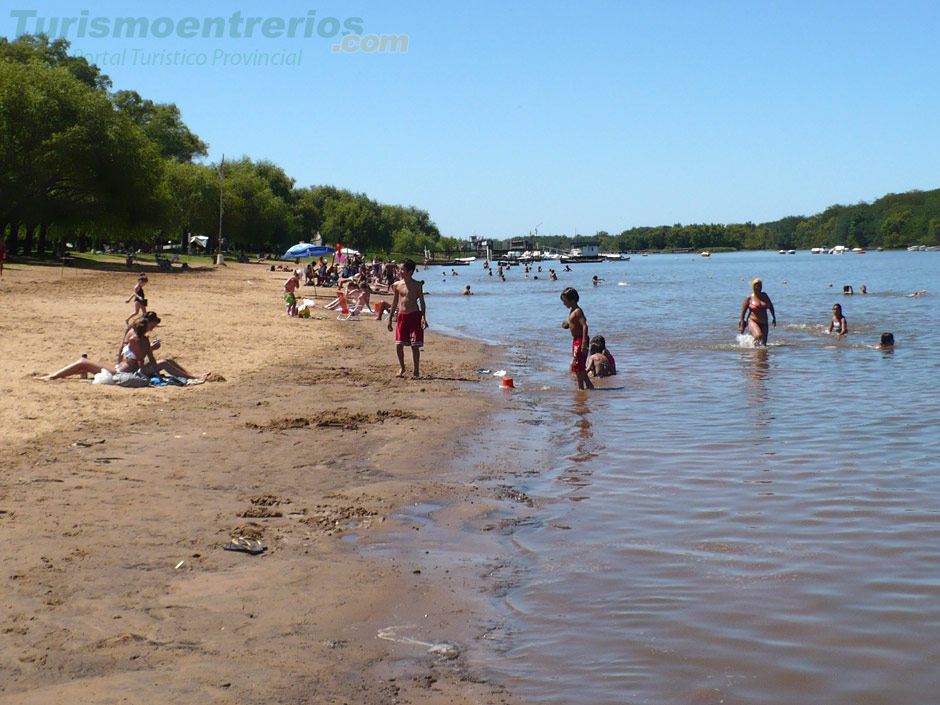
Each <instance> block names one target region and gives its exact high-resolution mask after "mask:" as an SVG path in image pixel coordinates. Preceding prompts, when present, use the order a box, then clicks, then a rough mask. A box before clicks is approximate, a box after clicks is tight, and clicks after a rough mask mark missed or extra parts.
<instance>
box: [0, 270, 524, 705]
mask: <svg viewBox="0 0 940 705" xmlns="http://www.w3.org/2000/svg"><path fill="white" fill-rule="evenodd" d="M134 278H135V277H134V274H133V273H129V272H123V271H109V272H102V271H92V270H83V269H73V268H61V267H26V266H22V265H14V266H13V267H7V268H6V269H5V272H4V276H3V278H2V279H0V400H2V402H0V428H2V431H3V432H2V437H3V443H4V448H3V458H2V460H0V541H2V543H3V546H4V550H3V551H2V552H0V583H2V584H3V586H4V589H3V591H2V598H0V599H2V604H3V611H2V615H0V630H2V633H3V637H4V638H3V640H2V642H0V644H2V645H0V702H3V703H40V702H49V703H53V702H81V703H105V702H127V703H141V704H143V703H155V702H160V703H307V702H309V703H347V702H348V703H394V702H412V703H444V702H447V703H503V702H513V699H512V698H511V696H510V695H508V694H507V693H506V692H505V691H504V690H503V689H502V688H501V687H499V686H497V685H495V684H494V683H492V682H490V681H489V679H488V677H487V674H486V673H485V672H482V671H481V670H480V669H479V668H478V667H476V666H475V664H474V659H473V657H472V655H473V652H474V650H475V649H476V650H481V649H485V648H486V647H485V646H484V644H485V642H484V641H483V640H482V638H481V637H482V635H483V633H484V631H485V629H486V628H488V626H491V625H487V624H486V620H488V619H492V614H489V613H488V600H489V597H488V595H487V593H486V586H485V583H484V582H483V579H482V578H481V577H480V573H481V570H480V566H481V565H483V564H484V563H485V562H486V561H487V560H488V558H487V557H488V555H492V554H493V553H494V552H498V550H499V548H498V544H497V543H496V542H495V541H493V540H492V539H491V538H488V537H487V536H485V535H483V534H479V535H477V536H473V537H471V538H468V539H467V543H466V544H465V545H464V549H465V552H464V554H461V555H456V554H455V555H452V556H451V557H450V558H447V557H444V556H440V558H441V560H440V561H439V562H438V563H439V567H440V570H434V569H433V566H432V569H431V570H429V569H428V568H429V562H428V559H427V558H426V556H427V555H428V554H429V553H430V551H426V552H424V555H425V559H424V560H423V562H422V561H421V560H420V559H419V557H418V556H417V554H418V553H421V551H420V547H421V544H420V542H418V541H415V540H413V539H411V538H410V537H411V536H415V537H417V536H419V535H420V531H421V530H424V531H425V532H426V533H427V532H428V531H433V530H438V529H434V528H433V527H431V526H428V525H426V524H422V522H421V521H420V517H417V515H415V514H414V513H410V514H409V513H408V512H407V511H403V508H407V507H416V506H417V507H418V508H420V507H424V506H428V505H429V503H433V505H434V506H448V507H450V508H451V510H450V514H451V516H452V518H453V519H454V521H455V522H458V523H459V522H464V521H466V520H467V518H468V517H471V516H477V517H479V516H480V515H482V514H483V513H485V512H486V511H488V510H489V509H491V508H492V507H493V504H492V502H491V501H490V500H488V499H487V490H486V489H485V488H483V487H482V486H481V485H474V484H469V483H468V481H469V480H473V479H474V478H473V477H472V476H471V477H468V476H467V474H466V473H467V469H468V467H469V468H471V469H472V467H473V463H472V461H468V459H467V457H466V452H467V449H468V448H470V447H471V446H472V444H474V443H475V442H477V441H479V440H480V438H481V436H482V434H484V433H486V432H487V428H486V425H485V424H481V420H485V419H486V413H487V408H488V406H491V405H492V404H493V396H494V395H493V393H492V387H491V386H489V385H486V386H485V388H484V385H480V384H477V377H476V376H475V375H474V373H473V370H474V369H475V368H477V367H479V366H481V365H482V364H483V363H484V362H486V363H487V366H489V365H490V364H493V358H492V355H493V351H492V350H487V349H486V348H484V347H483V346H480V345H475V344H471V343H468V342H467V341H456V340H453V339H448V338H445V337H443V336H439V335H435V334H434V329H433V326H434V313H433V300H431V301H429V306H430V311H429V318H430V323H431V326H432V328H431V330H430V334H429V338H428V347H427V348H426V351H425V355H424V356H423V360H422V363H423V365H422V372H423V374H424V376H425V379H422V380H420V381H414V380H408V379H405V380H399V379H394V378H393V375H394V373H395V371H396V369H397V364H396V362H395V359H394V349H393V345H392V338H391V334H389V333H388V332H387V331H386V329H385V325H384V324H379V323H377V322H375V321H372V320H369V319H363V320H362V321H359V322H342V321H337V320H336V316H335V314H332V313H330V312H324V311H320V315H325V318H324V319H322V320H316V319H314V320H291V319H288V318H287V317H286V316H284V315H283V304H282V303H281V301H280V294H279V292H280V290H281V285H282V283H283V280H284V279H285V278H286V277H285V275H284V274H283V273H281V272H277V273H273V272H270V271H268V270H267V268H266V267H264V266H261V265H248V264H230V265H229V266H227V267H222V268H208V267H207V268H205V269H203V270H198V269H197V270H196V271H193V272H189V273H173V274H166V273H158V272H155V271H153V270H151V271H150V284H149V286H148V287H147V289H146V292H147V297H148V299H149V300H150V304H151V309H153V310H155V311H157V312H158V313H159V315H160V316H161V318H162V321H163V322H162V324H161V326H160V327H158V328H157V330H156V331H155V333H154V334H153V336H152V337H156V338H159V339H161V340H162V341H163V349H162V350H161V356H166V357H173V358H176V359H177V360H178V361H179V362H180V363H182V364H183V365H184V366H186V367H187V368H189V369H190V370H191V371H193V372H205V371H209V370H211V371H214V372H216V373H218V374H220V375H221V376H222V377H224V379H225V381H224V382H215V383H208V384H204V385H200V386H195V387H189V388H174V387H167V388H153V389H142V390H135V389H121V388H114V387H102V386H98V385H88V384H86V383H85V382H83V381H81V380H79V379H78V378H71V379H66V380H60V381H56V382H41V381H38V380H37V379H36V378H35V375H37V374H39V373H48V372H51V371H53V370H55V369H57V368H58V367H60V366H62V365H64V364H66V363H68V362H71V361H73V360H74V359H77V358H78V357H79V355H80V354H81V353H83V352H84V353H88V355H89V358H91V359H93V360H99V361H102V362H107V363H111V362H112V361H113V359H114V355H115V353H116V351H117V347H118V344H119V342H120V338H121V334H122V331H123V319H124V318H125V317H126V316H127V315H128V314H129V313H130V311H131V306H130V305H129V304H124V303H123V301H124V299H125V298H126V297H127V296H128V295H129V293H130V290H131V288H132V287H133V283H134ZM304 292H305V293H308V292H309V289H304ZM321 303H322V300H321ZM458 457H459V458H460V459H461V460H460V461H459V462H458V461H457V460H456V458H458ZM484 475H485V473H484ZM415 511H418V510H415ZM350 534H355V535H356V536H358V537H361V539H362V541H364V542H365V541H368V542H371V543H372V544H373V545H377V546H380V547H381V550H371V551H363V550H362V548H361V545H360V542H357V541H354V540H349V536H350ZM235 535H244V536H251V537H255V538H258V539H260V540H261V541H262V542H264V543H265V544H266V545H267V547H268V550H267V551H266V552H265V553H264V554H262V555H260V556H249V555H246V554H243V553H236V552H230V551H225V550H223V548H222V547H223V545H225V544H226V543H228V542H229V540H230V537H232V536H235ZM434 565H437V563H435V564H434ZM390 627H395V629H392V630H391V631H389V628H390ZM380 635H381V636H384V637H386V638H379V636H380ZM419 642H423V643H419ZM439 642H448V643H453V644H456V645H458V647H459V651H460V655H459V656H458V657H457V658H453V659H447V658H439V657H437V656H435V655H434V654H429V653H427V651H428V649H427V647H426V646H425V645H424V644H437V643H439ZM450 655H452V654H450Z"/></svg>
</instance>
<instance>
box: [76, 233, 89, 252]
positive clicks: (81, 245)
mask: <svg viewBox="0 0 940 705" xmlns="http://www.w3.org/2000/svg"><path fill="white" fill-rule="evenodd" d="M75 249H77V250H78V251H79V252H84V251H85V250H87V249H88V237H87V236H86V235H85V231H84V230H79V231H78V242H76V243H75Z"/></svg>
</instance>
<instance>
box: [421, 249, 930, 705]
mask: <svg viewBox="0 0 940 705" xmlns="http://www.w3.org/2000/svg"><path fill="white" fill-rule="evenodd" d="M541 266H542V269H543V272H542V273H538V272H537V271H533V272H532V273H530V275H529V278H528V279H525V278H523V272H522V269H521V267H520V268H518V269H517V268H513V269H512V270H510V272H509V273H508V274H507V281H506V282H500V281H499V280H498V279H497V278H496V277H495V276H493V277H490V276H488V275H487V274H486V271H485V270H484V269H483V268H482V263H481V262H477V263H474V264H473V265H471V266H470V267H461V268H459V269H458V270H457V271H458V276H456V277H455V276H453V275H452V274H451V271H450V268H448V269H447V270H446V271H444V270H441V269H440V268H434V269H432V270H429V271H424V272H419V273H418V276H419V278H424V279H425V282H426V284H425V288H426V290H427V291H428V292H429V295H428V304H429V319H430V322H431V325H432V326H433V327H434V328H436V329H438V330H446V331H449V332H456V333H459V334H462V335H468V336H473V337H476V338H481V339H484V340H487V341H489V342H492V343H496V344H500V345H505V346H508V347H509V349H510V352H511V356H510V358H511V359H512V360H513V364H512V365H511V367H510V369H507V373H508V374H509V375H511V376H512V377H513V379H514V383H515V390H514V391H512V392H503V391H500V390H498V380H497V378H495V377H489V376H488V375H484V376H485V377H488V379H487V383H492V384H493V390H494V392H493V393H494V397H495V398H497V399H499V400H500V404H501V405H502V406H503V407H504V408H505V409H506V410H507V412H508V416H506V418H507V419H508V420H507V421H506V424H508V425H509V428H507V429H504V430H505V432H507V433H510V434H517V435H518V436H519V437H520V438H523V437H524V438H525V439H526V441H528V444H529V445H530V446H532V447H535V448H536V449H538V450H537V451H536V452H534V453H530V454H529V455H528V456H527V457H525V458H521V459H520V461H521V462H525V463H531V464H532V465H533V466H534V467H532V468H526V469H528V470H537V471H538V472H537V473H532V472H528V473H525V474H524V476H523V477H522V478H520V480H519V485H520V488H521V489H523V490H524V491H525V492H526V493H527V494H528V495H529V496H530V497H533V498H535V499H536V500H537V503H538V504H537V509H536V510H535V514H534V516H533V517H532V518H531V520H529V521H527V522H525V523H524V524H523V525H521V526H520V527H518V528H517V529H516V530H515V531H514V532H513V533H512V535H511V537H509V538H507V539H506V540H507V542H508V543H509V545H508V546H507V551H508V552H510V553H511V554H513V555H512V557H513V560H514V562H515V564H516V565H517V566H521V570H520V571H519V572H518V575H517V580H516V582H515V583H514V586H513V587H512V589H510V590H509V591H508V593H507V594H506V595H505V596H504V597H501V598H500V599H501V600H502V601H503V602H502V603H501V608H502V609H503V611H504V613H505V615H506V619H507V623H508V627H507V633H508V637H507V638H506V640H505V643H504V648H503V650H502V653H501V654H500V655H499V657H498V658H495V659H494V662H493V663H491V664H489V665H490V666H491V667H492V668H493V669H494V670H496V671H497V672H500V673H502V674H503V676H504V677H505V678H506V679H507V680H508V681H510V682H511V683H512V684H513V687H514V689H515V690H517V692H518V693H519V694H520V695H521V696H523V698H525V699H526V700H527V701H529V702H533V703H546V704H549V703H550V704H553V705H554V704H559V705H560V704H569V703H592V704H594V705H604V704H606V703H611V704H613V703H654V704H657V705H659V704H662V705H674V704H676V703H695V704H697V705H705V704H711V703H715V704H718V703H728V704H729V705H730V704H731V703H761V704H762V705H776V704H780V705H792V704H793V703H803V704H805V703H826V704H833V703H846V704H848V703H852V704H853V705H865V704H867V703H872V704H874V703H879V704H885V703H890V704H892V705H923V704H924V703H928V702H937V699H938V698H940V696H938V695H937V693H940V670H938V668H937V664H938V663H940V361H938V356H937V352H936V351H937V349H938V347H940V328H938V327H937V320H938V316H937V314H938V313H940V296H938V293H940V253H929V252H928V253H924V252H919V253H910V252H883V253H876V252H871V253H868V254H864V255H856V254H847V255H842V256H835V255H811V254H810V253H809V252H800V253H798V254H796V255H778V254H775V253H768V252H762V253H735V254H716V255H713V256H712V257H711V258H702V257H699V256H693V255H651V256H648V257H641V256H633V257H632V258H631V260H630V261H629V262H615V263H603V264H597V265H591V264H580V265H572V269H573V270H574V271H572V272H570V273H569V272H562V271H559V272H558V275H559V281H557V282H552V281H549V280H548V276H547V268H548V266H552V267H555V268H556V269H559V270H560V268H559V267H558V266H557V265H556V264H554V263H548V262H542V263H541ZM536 275H537V276H538V277H539V279H538V280H536V279H535V278H534V277H535V276H536ZM594 275H597V276H599V277H601V278H602V279H603V281H602V282H601V283H600V284H599V285H598V286H592V284H591V278H592V277H593V276H594ZM754 277H761V278H762V279H763V280H764V291H765V292H767V293H768V294H769V295H770V297H771V298H772V299H773V302H774V305H775V307H776V310H777V327H776V328H775V329H771V332H770V346H769V347H768V348H766V349H754V348H752V347H747V346H746V341H743V340H742V339H741V338H739V337H738V336H737V329H736V322H737V320H738V316H739V313H740V308H741V304H742V301H743V300H744V297H745V296H746V295H747V294H748V293H749V291H750V286H749V281H750V280H751V279H752V278H754ZM467 284H470V285H471V289H472V290H473V291H474V292H476V293H475V295H474V296H471V297H466V296H460V292H461V291H462V290H463V288H464V287H465V286H466V285H467ZM846 284H850V285H852V286H853V287H854V289H855V291H856V292H858V291H859V288H860V286H861V285H862V284H865V285H866V286H867V287H868V289H869V291H870V292H871V293H869V294H868V295H865V296H862V295H859V294H858V293H856V295H854V296H844V295H843V294H842V287H843V285H846ZM565 286H574V287H576V288H578V290H579V291H580V293H581V303H582V306H583V308H584V311H585V313H586V316H587V319H588V323H589V326H590V331H591V334H592V335H593V334H597V333H602V334H603V335H605V337H606V339H607V344H608V348H609V349H610V350H611V352H612V353H613V354H614V356H615V357H616V360H617V366H618V370H619V374H618V375H617V376H616V377H614V378H610V379H605V380H602V381H601V382H600V384H599V386H603V387H605V388H606V389H603V390H598V391H596V392H578V391H577V389H576V384H575V381H574V379H573V377H572V376H571V375H570V373H569V372H568V371H567V367H568V364H569V362H570V335H569V334H568V332H567V331H565V330H562V329H561V328H560V324H561V322H562V321H563V320H565V318H566V313H567V312H566V309H565V308H564V306H563V305H562V304H561V302H560V300H559V292H560V291H561V289H562V288H563V287H565ZM922 289H926V290H927V293H926V294H923V295H921V296H918V297H908V296H907V294H910V293H912V292H914V291H915V290H917V291H919V290H922ZM833 303H840V304H842V305H843V309H844V313H845V316H846V318H847V320H848V324H849V330H850V333H849V335H848V337H847V338H846V339H844V340H839V339H836V338H834V337H832V336H828V335H826V332H825V329H826V327H827V326H828V322H829V319H830V310H831V307H832V304H833ZM432 330H433V329H432ZM882 331H891V332H893V333H894V335H895V338H896V340H897V345H896V347H895V349H894V350H891V351H882V350H875V349H872V348H871V347H870V346H872V345H874V344H875V343H877V342H878V338H879V336H880V334H881V332H882ZM427 354H432V355H433V348H430V349H429V350H428V351H427Z"/></svg>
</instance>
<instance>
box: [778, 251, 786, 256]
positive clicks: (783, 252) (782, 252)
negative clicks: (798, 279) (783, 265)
mask: <svg viewBox="0 0 940 705" xmlns="http://www.w3.org/2000/svg"><path fill="white" fill-rule="evenodd" d="M786 253H787V251H786V250H780V251H779V252H777V254H778V255H785V254H786Z"/></svg>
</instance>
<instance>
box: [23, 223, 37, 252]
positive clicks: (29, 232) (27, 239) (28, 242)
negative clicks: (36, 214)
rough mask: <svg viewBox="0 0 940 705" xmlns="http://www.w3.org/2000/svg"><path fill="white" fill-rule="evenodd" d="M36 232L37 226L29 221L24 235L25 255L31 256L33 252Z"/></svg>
mask: <svg viewBox="0 0 940 705" xmlns="http://www.w3.org/2000/svg"><path fill="white" fill-rule="evenodd" d="M34 232H36V226H35V225H33V224H32V223H29V224H28V225H27V226H26V233H25V234H24V235H23V256H24V257H29V256H30V255H31V254H32V253H33V233H34Z"/></svg>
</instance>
